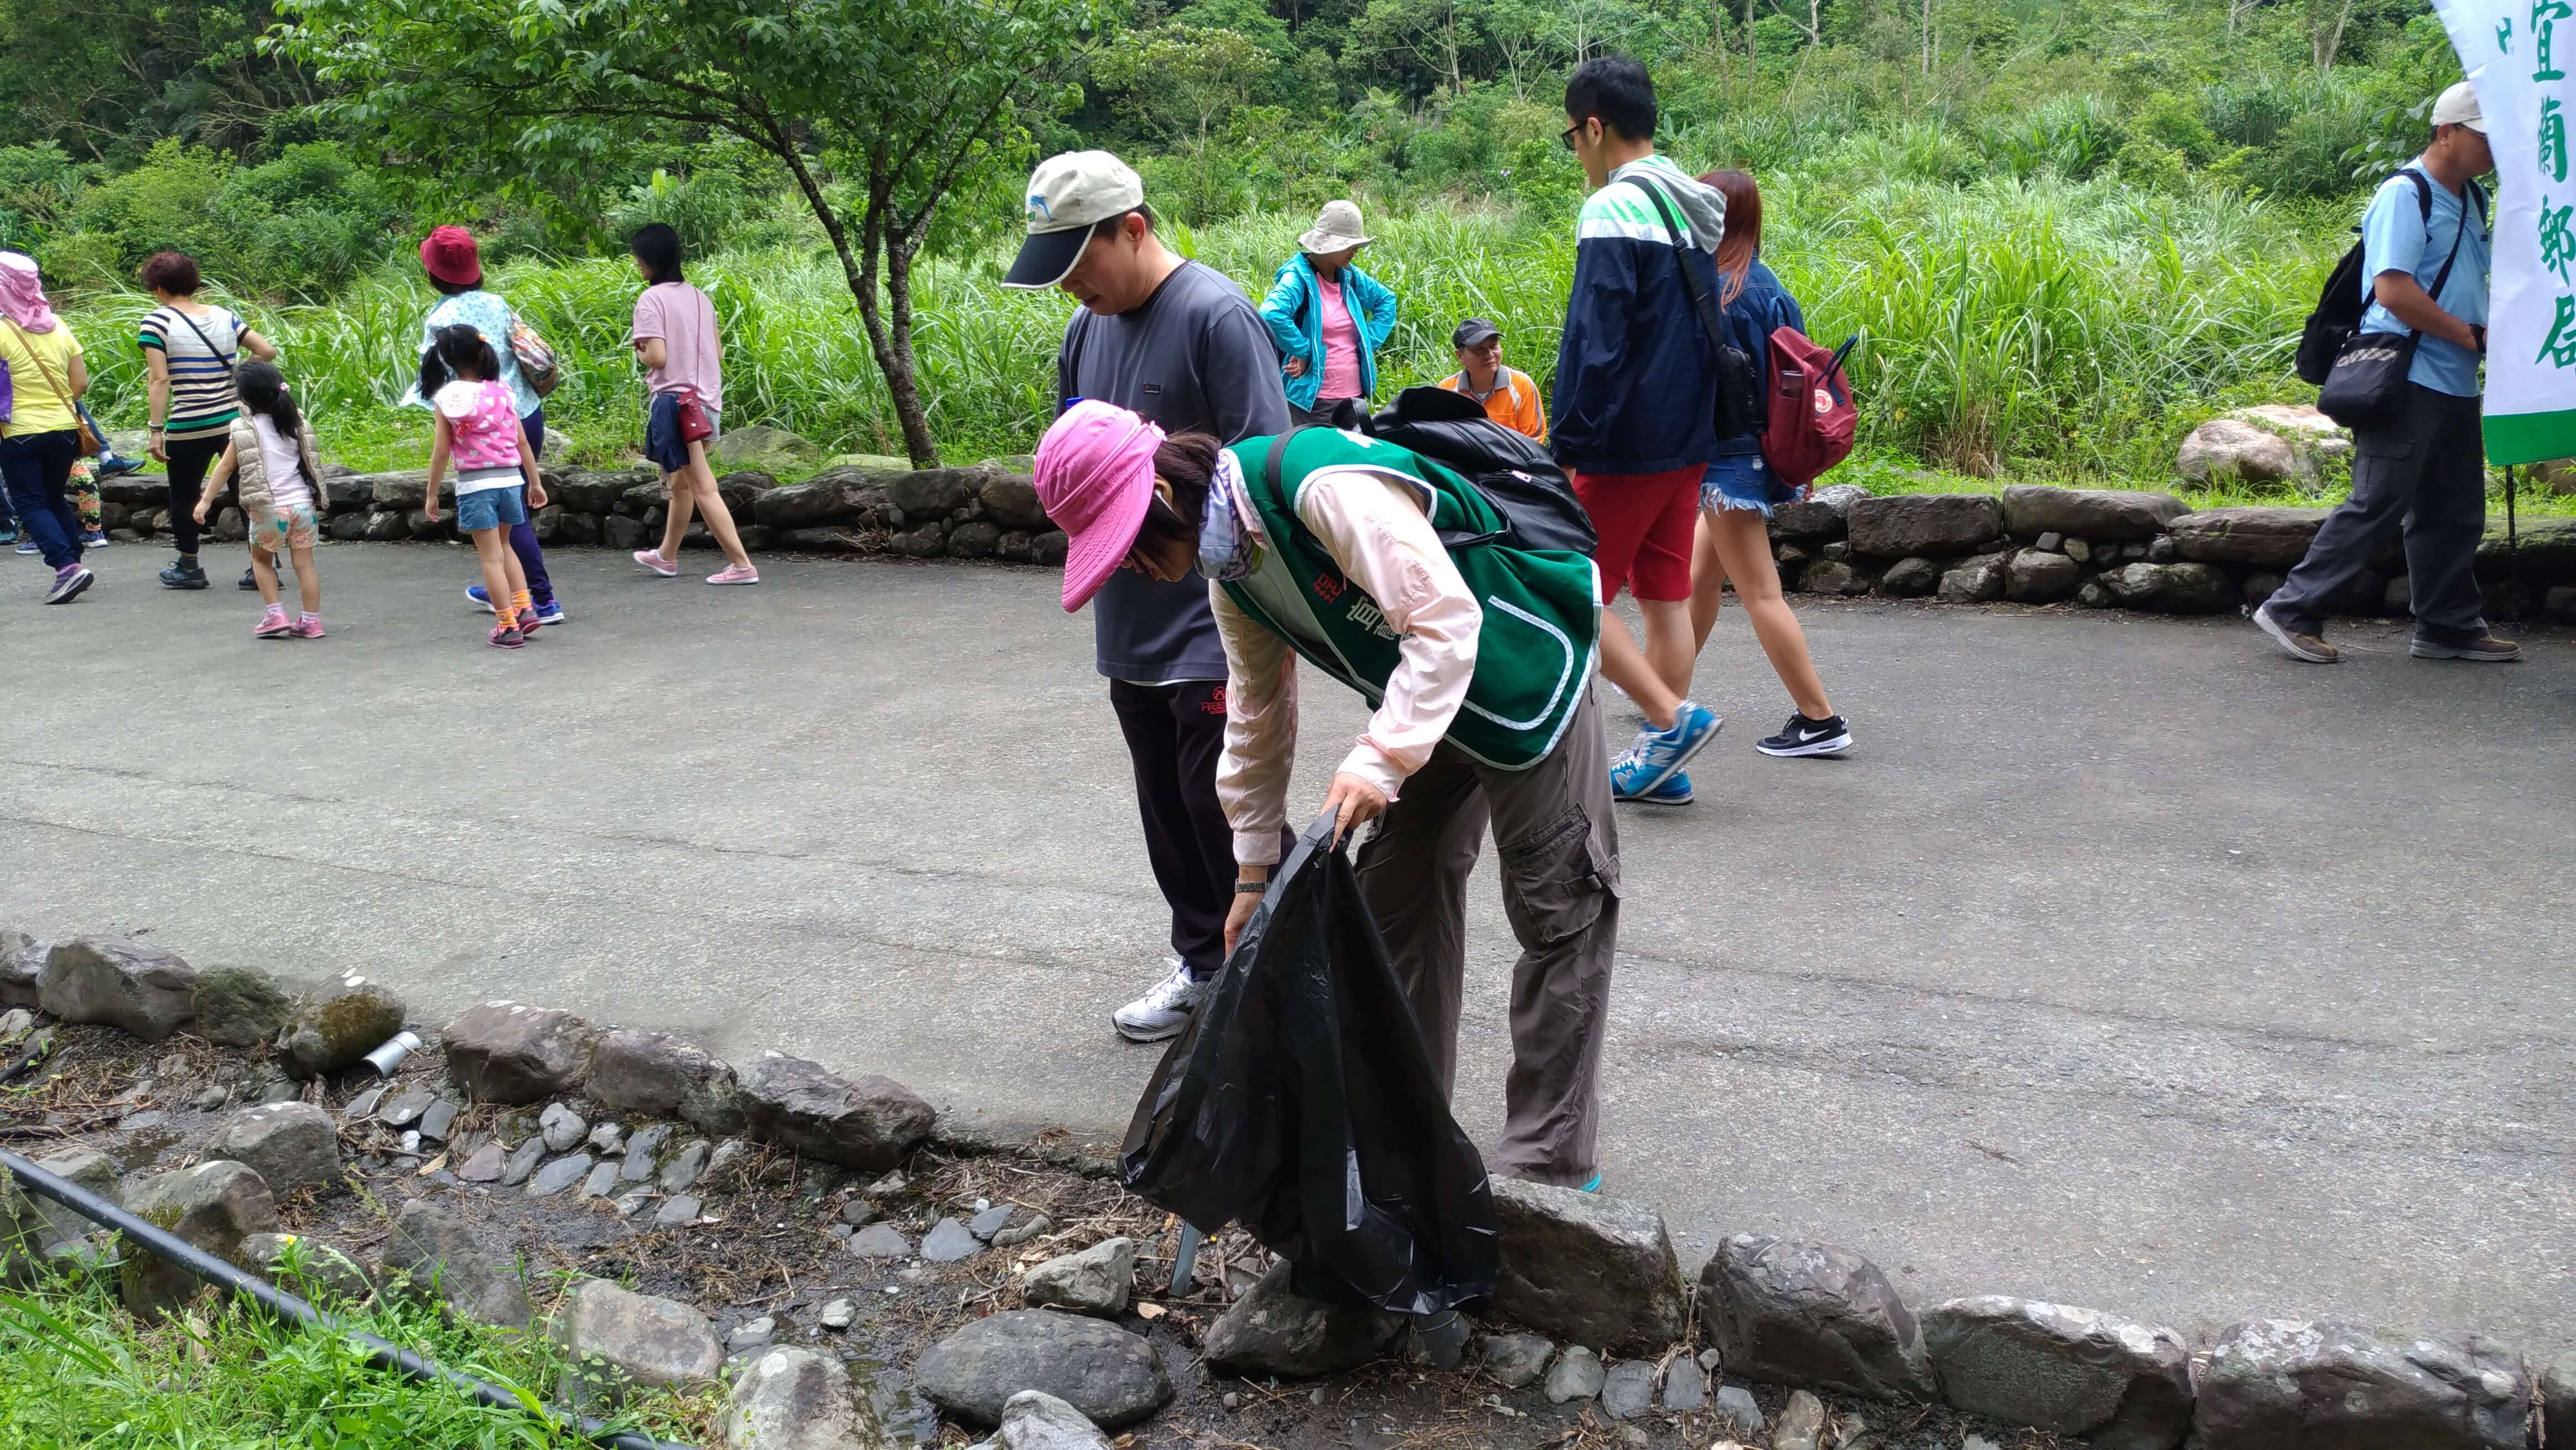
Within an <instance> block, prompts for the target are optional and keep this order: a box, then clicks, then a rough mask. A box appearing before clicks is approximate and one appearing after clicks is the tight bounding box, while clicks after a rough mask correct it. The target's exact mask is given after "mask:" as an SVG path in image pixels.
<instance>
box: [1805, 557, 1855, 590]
mask: <svg viewBox="0 0 2576 1450" xmlns="http://www.w3.org/2000/svg"><path fill="white" fill-rule="evenodd" d="M1798 587H1799V588H1800V589H1803V590H1805V591H1806V592H1807V593H1809V594H1838V595H1841V596H1842V597H1844V598H1846V599H1854V598H1858V597H1859V596H1861V595H1863V594H1867V593H1868V592H1869V574H1868V572H1867V571H1866V570H1863V569H1862V568H1861V567H1860V566H1859V565H1857V564H1854V563H1853V562H1851V561H1850V560H1849V559H1819V560H1817V561H1816V562H1815V563H1813V564H1810V565H1808V566H1807V569H1806V572H1805V573H1803V574H1801V575H1799V576H1798Z"/></svg>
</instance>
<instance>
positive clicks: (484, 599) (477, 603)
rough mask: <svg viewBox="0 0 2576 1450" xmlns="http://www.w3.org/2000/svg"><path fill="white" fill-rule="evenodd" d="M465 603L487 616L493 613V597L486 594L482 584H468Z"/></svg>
mask: <svg viewBox="0 0 2576 1450" xmlns="http://www.w3.org/2000/svg"><path fill="white" fill-rule="evenodd" d="M465 602H466V603H468V604H471V605H473V606H474V607H475V608H477V609H479V610H482V611H483V612H484V613H485V614H489V613H491V612H492V596H491V595H489V594H486V593H484V592H483V586H482V585H480V584H468V585H466V586H465Z"/></svg>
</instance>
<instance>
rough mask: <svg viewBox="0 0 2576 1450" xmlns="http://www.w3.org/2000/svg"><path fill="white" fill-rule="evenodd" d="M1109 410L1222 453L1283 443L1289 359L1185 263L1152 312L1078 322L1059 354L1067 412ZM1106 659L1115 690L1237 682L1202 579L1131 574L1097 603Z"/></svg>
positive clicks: (1248, 313) (1080, 315)
mask: <svg viewBox="0 0 2576 1450" xmlns="http://www.w3.org/2000/svg"><path fill="white" fill-rule="evenodd" d="M1076 398H1097V399H1099V400H1100V401H1101V402H1104V403H1113V404H1116V405H1117V406H1119V407H1121V408H1125V409H1127V410H1129V411H1130V412H1133V413H1137V414H1140V415H1142V416H1144V417H1146V418H1150V419H1152V420H1153V421H1154V422H1156V423H1158V424H1160V425H1162V427H1163V430H1164V431H1165V432H1168V433H1184V432H1192V431H1195V432H1201V433H1212V434H1214V435H1216V438H1217V440H1218V441H1219V442H1222V443H1234V442H1238V441H1240V440H1242V439H1245V438H1255V437H1261V436H1263V435H1266V434H1272V433H1283V432H1286V431H1287V428H1288V399H1287V395H1286V394H1285V393H1284V392H1283V391H1282V390H1281V387H1280V382H1279V353H1278V351H1277V349H1275V348H1274V347H1273V346H1272V345H1271V342H1270V330H1269V328H1267V327H1266V326H1264V325H1263V324H1262V321H1261V316H1260V314H1259V313H1257V312H1255V311H1253V309H1252V302H1251V299H1249V298H1247V297H1246V296H1244V293H1243V289H1242V288H1241V287H1239V286H1237V285H1235V283H1234V282H1233V281H1232V280H1230V279H1228V278H1227V277H1226V276H1225V275H1224V274H1223V273H1220V272H1217V271H1215V270H1213V269H1212V268H1208V267H1203V266H1201V265H1199V264H1198V263H1196V262H1183V263H1182V264H1181V266H1180V268H1179V270H1177V271H1175V272H1173V273H1172V275H1171V276H1169V277H1166V278H1164V279H1163V285H1162V286H1160V287H1158V288H1156V289H1155V290H1154V294H1153V295H1152V296H1151V297H1148V298H1146V299H1145V302H1144V304H1143V305H1142V306H1140V307H1137V308H1135V309H1133V310H1131V311H1127V312H1122V313H1119V314H1118V315H1117V316H1115V317H1102V316H1099V315H1098V314H1096V313H1093V312H1091V311H1090V310H1089V309H1084V310H1081V311H1078V312H1076V313H1074V315H1073V324H1072V325H1071V326H1070V327H1068V328H1066V329H1065V334H1064V346H1063V347H1062V348H1061V349H1060V350H1059V351H1058V352H1057V353H1056V399H1057V404H1058V406H1059V408H1062V407H1068V406H1071V404H1072V402H1073V400H1074V399H1076ZM1091 618H1092V627H1093V631H1094V636H1093V637H1094V646H1093V647H1094V651H1095V654H1096V657H1097V663H1098V666H1099V669H1100V673H1102V674H1103V675H1106V676H1108V677H1109V678H1110V679H1113V680H1134V681H1138V682H1140V683H1144V684H1163V683H1167V682H1170V681H1175V680H1222V679H1224V678H1225V645H1224V642H1223V641H1222V640H1220V639H1219V638H1218V637H1217V632H1216V616H1215V615H1214V614H1213V613H1211V612H1210V611H1209V609H1208V590H1207V581H1206V580H1205V579H1203V578H1201V577H1199V575H1198V574H1197V573H1195V572H1193V573H1192V574H1191V575H1190V576H1189V577H1188V578H1186V579H1181V580H1178V581H1175V582H1173V583H1169V584H1159V583H1156V582H1155V581H1153V580H1151V579H1148V578H1146V577H1145V576H1144V575H1142V574H1138V573H1134V572H1132V571H1130V570H1126V569H1121V570H1119V571H1118V572H1117V573H1115V574H1112V575H1111V576H1110V577H1109V583H1108V585H1107V586H1106V587H1105V588H1103V589H1102V590H1101V591H1100V593H1099V594H1098V595H1096V596H1094V597H1093V599H1092V603H1091Z"/></svg>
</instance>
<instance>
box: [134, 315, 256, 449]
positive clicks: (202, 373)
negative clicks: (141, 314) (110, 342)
mask: <svg viewBox="0 0 2576 1450" xmlns="http://www.w3.org/2000/svg"><path fill="white" fill-rule="evenodd" d="M191 324H194V325H193V326H192V325H191ZM247 331H249V328H248V327H247V326H246V325H245V324H244V323H243V322H242V320H241V319H240V318H238V317H235V316H233V315H232V314H231V313H229V312H226V311H225V310H223V309H222V308H220V307H209V308H207V309H206V311H205V314H204V315H203V316H199V317H191V316H188V315H186V314H184V313H182V312H180V311H179V309H178V308H176V307H156V308H154V309H152V311H151V313H150V314H149V315H148V316H146V317H145V318H144V319H143V327H142V331H141V338H140V340H141V342H142V344H143V350H144V351H145V352H152V351H155V350H158V351H159V352H160V354H161V355H162V356H163V357H164V358H166V359H168V360H169V364H170V416H169V419H168V422H167V425H166V428H165V432H164V436H165V437H167V438H169V439H170V440H171V441H173V442H176V441H179V440H181V439H188V438H207V437H215V436H229V435H230V433H231V430H232V422H233V419H235V418H237V417H239V416H241V405H240V403H239V402H238V401H237V400H236V399H235V397H234V395H233V364H234V363H235V362H236V361H237V360H238V359H239V357H240V355H241V335H242V334H243V333H244V332H247ZM200 332H202V333H204V334H205V336H203V337H199V336H198V335H197V334H199V333H200Z"/></svg>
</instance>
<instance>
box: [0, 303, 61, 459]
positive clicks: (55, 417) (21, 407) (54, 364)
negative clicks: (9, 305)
mask: <svg viewBox="0 0 2576 1450" xmlns="http://www.w3.org/2000/svg"><path fill="white" fill-rule="evenodd" d="M80 354H81V345H80V339H79V338H77V337H75V336H73V335H72V325H71V324H70V323H68V322H57V323H55V324H54V330H53V331H51V332H28V331H26V330H25V329H23V328H21V327H19V326H18V325H17V324H15V323H12V322H8V321H5V320H0V363H7V364H8V365H9V388H10V391H11V392H12V393H14V394H15V395H16V401H15V402H14V403H13V404H12V407H11V412H10V414H9V421H8V422H7V423H6V424H0V438H15V437H17V436H18V435H19V434H21V433H59V432H64V431H67V430H69V429H73V428H77V427H79V426H80V420H79V419H78V418H76V417H74V416H72V405H71V400H70V399H69V398H67V397H65V396H64V395H63V394H62V393H59V392H56V391H55V388H56V386H57V385H59V386H61V387H63V388H65V389H68V388H70V387H71V385H72V359H73V358H76V357H78V356H80ZM39 360H42V361H43V363H44V367H42V368H40V367H38V366H36V364H37V362H38V361H39ZM45 368H51V369H53V376H52V378H51V379H50V380H48V379H47V377H46V375H45Z"/></svg>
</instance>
